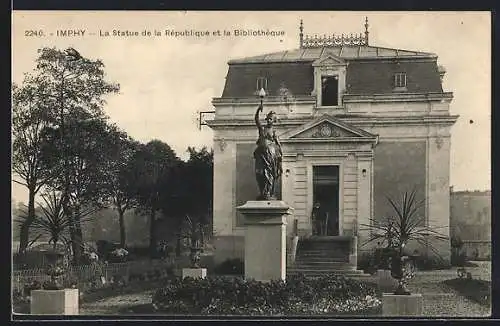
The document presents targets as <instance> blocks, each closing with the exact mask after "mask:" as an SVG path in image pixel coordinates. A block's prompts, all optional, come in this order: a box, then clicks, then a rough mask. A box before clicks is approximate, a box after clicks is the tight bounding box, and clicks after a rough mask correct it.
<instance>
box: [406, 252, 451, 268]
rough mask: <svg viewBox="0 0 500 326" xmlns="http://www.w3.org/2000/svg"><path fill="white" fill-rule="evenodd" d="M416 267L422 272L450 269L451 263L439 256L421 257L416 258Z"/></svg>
mask: <svg viewBox="0 0 500 326" xmlns="http://www.w3.org/2000/svg"><path fill="white" fill-rule="evenodd" d="M414 263H415V267H416V268H417V269H418V270H421V271H432V270H442V269H450V267H451V265H450V263H449V262H447V261H446V260H444V259H443V258H441V257H438V256H432V255H421V256H416V257H414Z"/></svg>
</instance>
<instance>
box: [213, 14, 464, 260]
mask: <svg viewBox="0 0 500 326" xmlns="http://www.w3.org/2000/svg"><path fill="white" fill-rule="evenodd" d="M368 35H369V34H368V24H367V23H366V24H365V33H362V34H358V35H355V36H350V37H345V36H332V37H328V38H310V37H307V36H306V37H304V35H303V27H302V23H301V27H300V34H299V39H300V41H299V44H300V46H299V48H298V49H293V50H289V51H282V52H277V53H270V54H263V55H260V56H255V57H247V58H242V59H236V60H231V61H229V63H228V65H229V67H228V72H227V76H226V80H225V86H224V90H223V92H222V95H221V96H220V97H219V98H214V99H213V101H212V103H213V105H214V107H215V117H214V118H213V120H211V121H208V122H207V124H208V125H209V126H210V127H211V128H212V129H213V131H214V212H213V217H214V240H215V243H214V246H215V248H216V253H215V259H216V261H222V260H224V259H227V258H234V257H240V258H241V257H243V252H244V248H243V235H244V227H243V225H242V223H241V216H239V215H238V213H237V210H236V207H237V206H239V205H242V204H244V203H245V202H246V201H248V200H255V198H256V197H257V195H258V188H257V183H256V181H255V174H254V159H253V150H254V149H255V146H256V145H255V141H256V139H257V129H256V127H255V122H254V120H253V117H254V114H255V110H256V109H257V107H258V105H259V101H260V99H259V97H258V92H259V90H260V89H262V88H263V89H264V90H265V92H266V94H267V96H266V97H265V98H264V102H263V103H264V112H263V114H262V119H263V118H264V116H265V114H267V112H269V111H270V110H272V111H275V112H276V113H277V116H278V122H277V124H276V126H275V128H276V129H277V134H278V136H279V138H280V141H281V143H282V149H283V175H282V178H281V179H282V180H281V187H280V189H279V192H280V195H281V199H282V200H283V201H285V202H286V203H288V204H289V205H290V206H292V207H293V208H294V214H293V216H291V217H290V221H289V224H288V226H289V227H288V228H287V229H288V233H292V232H293V227H292V226H293V225H296V226H297V228H298V234H299V236H300V237H308V236H310V235H313V234H314V228H313V223H312V219H311V213H312V210H313V207H314V205H315V203H317V202H319V203H321V205H322V207H323V209H324V210H325V211H326V212H327V213H328V214H329V215H328V216H329V219H330V221H331V223H330V224H329V231H328V234H326V235H328V236H344V237H345V236H353V235H358V241H362V240H363V238H365V237H366V234H365V233H364V231H362V230H360V225H361V224H368V223H370V218H383V217H385V216H387V215H388V214H392V210H391V207H390V205H389V203H388V202H387V198H386V196H392V197H397V196H400V195H401V194H402V193H403V192H404V191H408V190H410V189H416V190H417V196H418V197H419V198H421V199H425V207H423V208H422V210H421V212H420V213H421V214H422V215H423V216H425V221H426V223H427V224H428V225H430V226H439V227H441V228H440V231H441V232H442V233H445V234H449V216H450V192H449V174H450V172H449V168H450V144H451V143H450V128H451V127H452V125H453V124H454V123H455V121H456V119H457V116H453V115H451V114H450V103H451V101H452V98H453V94H452V93H451V92H446V91H444V90H443V88H442V78H443V76H444V73H445V71H444V68H442V67H441V66H439V65H438V63H437V56H436V55H435V54H432V53H427V52H419V51H408V50H400V49H390V48H383V47H377V46H373V45H371V44H369V40H368ZM294 220H296V222H295V223H294ZM439 248H440V250H441V251H442V252H443V253H444V255H445V256H446V255H448V254H449V251H450V247H449V243H441V244H440V246H439ZM362 249H363V248H360V246H358V250H362Z"/></svg>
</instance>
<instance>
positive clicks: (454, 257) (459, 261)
mask: <svg viewBox="0 0 500 326" xmlns="http://www.w3.org/2000/svg"><path fill="white" fill-rule="evenodd" d="M450 262H451V265H452V266H456V267H464V266H465V265H466V263H467V256H466V254H465V252H456V251H455V250H452V252H451V260H450Z"/></svg>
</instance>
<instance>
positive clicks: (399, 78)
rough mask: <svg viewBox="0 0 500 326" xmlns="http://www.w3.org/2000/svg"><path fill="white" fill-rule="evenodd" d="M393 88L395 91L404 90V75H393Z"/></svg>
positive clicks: (400, 73)
mask: <svg viewBox="0 0 500 326" xmlns="http://www.w3.org/2000/svg"><path fill="white" fill-rule="evenodd" d="M394 88H395V89H396V90H406V73H405V72H398V73H395V74H394Z"/></svg>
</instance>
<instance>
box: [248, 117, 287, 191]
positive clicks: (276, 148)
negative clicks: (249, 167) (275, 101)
mask: <svg viewBox="0 0 500 326" xmlns="http://www.w3.org/2000/svg"><path fill="white" fill-rule="evenodd" d="M258 127H259V139H258V140H257V148H256V149H255V151H254V158H255V174H256V178H257V183H258V185H259V190H260V192H261V196H260V199H272V198H275V191H276V186H277V182H278V180H279V177H280V175H281V173H282V170H281V160H282V158H281V157H282V152H281V146H280V145H279V143H278V141H277V138H276V135H275V134H274V132H273V131H272V128H271V127H267V126H258Z"/></svg>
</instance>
